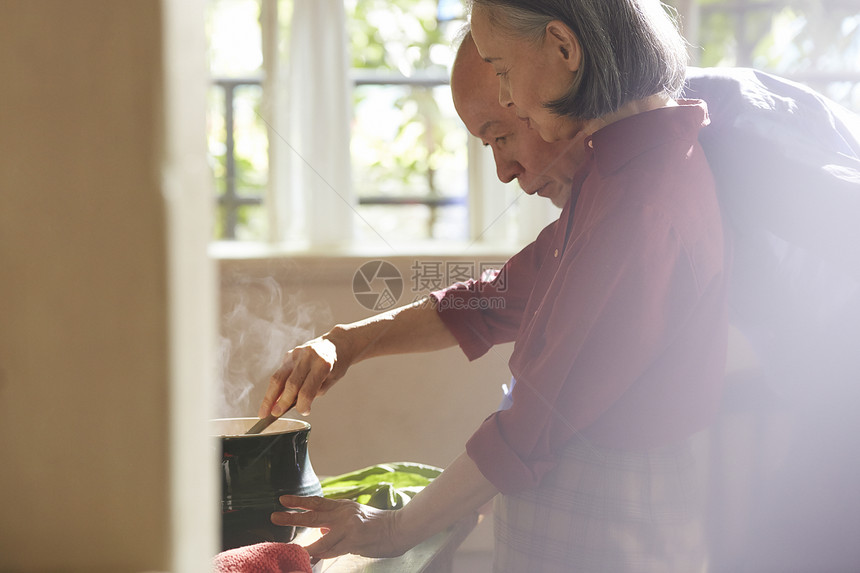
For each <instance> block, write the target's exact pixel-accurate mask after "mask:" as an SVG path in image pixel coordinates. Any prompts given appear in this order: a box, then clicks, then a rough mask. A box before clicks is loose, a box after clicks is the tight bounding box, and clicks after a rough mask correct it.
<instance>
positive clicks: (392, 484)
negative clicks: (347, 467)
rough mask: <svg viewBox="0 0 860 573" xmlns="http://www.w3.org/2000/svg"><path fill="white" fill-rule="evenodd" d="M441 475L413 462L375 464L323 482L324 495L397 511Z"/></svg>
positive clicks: (437, 469)
mask: <svg viewBox="0 0 860 573" xmlns="http://www.w3.org/2000/svg"><path fill="white" fill-rule="evenodd" d="M441 473H442V470H441V469H440V468H437V467H433V466H428V465H424V464H417V463H413V462H395V463H388V464H378V465H375V466H370V467H366V468H363V469H360V470H356V471H354V472H349V473H346V474H343V475H339V476H334V477H330V478H326V479H324V480H322V483H321V485H322V491H323V496H325V497H327V498H330V499H352V500H355V501H357V502H358V503H362V504H364V505H370V506H372V507H376V508H379V509H399V508H401V507H403V506H404V505H406V504H407V503H409V500H411V499H412V498H413V497H415V494H417V493H418V492H419V491H421V490H422V489H424V487H425V486H426V485H427V484H429V483H430V482H431V481H433V479H434V478H435V477H437V476H438V475H439V474H441Z"/></svg>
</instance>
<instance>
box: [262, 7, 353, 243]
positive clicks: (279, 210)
mask: <svg viewBox="0 0 860 573" xmlns="http://www.w3.org/2000/svg"><path fill="white" fill-rule="evenodd" d="M349 68H350V66H349V59H348V50H347V44H346V16H345V14H344V6H343V0H294V2H293V16H292V26H291V30H290V47H289V61H288V62H285V63H284V67H283V68H281V69H278V72H279V74H278V76H279V81H278V97H276V100H277V101H278V102H279V103H278V104H277V107H278V110H277V111H278V113H276V114H275V118H276V119H275V127H274V131H275V132H276V133H275V134H274V137H272V138H270V145H274V150H273V151H274V152H273V153H271V154H270V157H272V158H273V159H274V161H275V165H274V173H273V179H274V180H273V181H272V185H271V186H272V191H273V196H272V197H270V200H272V201H273V205H272V206H273V207H274V212H275V213H276V214H277V216H276V217H275V220H277V222H278V223H277V228H276V229H273V230H274V231H275V233H274V234H273V239H275V240H276V241H288V242H292V241H295V240H299V239H301V240H307V242H308V246H309V247H311V248H314V247H317V248H319V247H326V246H338V245H343V244H345V243H347V242H349V241H350V240H351V239H352V234H353V218H354V214H355V211H354V208H355V205H356V201H355V197H354V193H353V189H352V176H351V169H350V152H349V131H350V121H351V111H350V109H351V106H350V101H351V93H352V84H351V82H350V79H349Z"/></svg>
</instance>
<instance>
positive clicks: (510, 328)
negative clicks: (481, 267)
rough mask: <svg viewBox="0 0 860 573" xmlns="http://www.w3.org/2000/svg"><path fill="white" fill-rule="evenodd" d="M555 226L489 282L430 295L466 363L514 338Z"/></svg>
mask: <svg viewBox="0 0 860 573" xmlns="http://www.w3.org/2000/svg"><path fill="white" fill-rule="evenodd" d="M557 224H558V221H556V222H554V223H552V224H550V225H548V226H547V227H546V228H545V229H544V230H543V231H541V233H540V235H538V238H537V239H536V240H535V241H534V242H532V243H530V244H529V245H527V246H526V247H525V248H523V250H521V251H520V252H519V253H517V254H516V255H514V256H513V257H511V258H510V259H509V260H508V262H507V263H505V265H504V266H503V267H502V269H501V270H500V271H499V272H498V273H496V274H495V275H494V276H493V277H492V278H490V279H489V280H469V281H466V282H460V283H455V284H453V285H451V286H449V287H447V288H445V289H442V290H439V291H435V292H433V293H431V294H430V296H432V297H434V298H435V299H436V303H437V304H436V308H437V311H438V313H439V317H440V318H441V319H442V322H444V323H445V326H447V328H448V329H449V330H450V331H451V333H452V334H453V335H454V337H455V338H456V339H457V342H458V343H459V345H460V348H461V349H462V350H463V352H464V353H465V354H466V356H467V357H468V358H469V360H475V359H476V358H479V357H481V356H483V355H484V354H485V353H486V352H487V351H488V350H489V349H490V348H491V347H492V346H493V345H495V344H501V343H504V342H511V341H513V340H514V338H515V337H516V335H517V332H518V331H519V328H520V323H521V322H522V316H523V312H524V311H525V307H526V304H527V303H528V300H529V297H530V296H531V292H532V287H533V285H534V276H535V274H536V273H537V270H538V268H539V267H540V263H541V260H542V257H543V253H545V252H546V249H547V248H548V247H547V245H548V244H549V242H550V241H551V240H552V237H553V235H554V234H555V229H556V226H557Z"/></svg>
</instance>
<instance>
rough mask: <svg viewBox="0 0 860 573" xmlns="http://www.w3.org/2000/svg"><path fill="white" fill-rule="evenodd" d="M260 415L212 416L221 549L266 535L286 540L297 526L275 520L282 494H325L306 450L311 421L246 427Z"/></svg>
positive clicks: (262, 539)
mask: <svg viewBox="0 0 860 573" xmlns="http://www.w3.org/2000/svg"><path fill="white" fill-rule="evenodd" d="M255 422H257V419H256V418H220V419H217V420H212V421H211V428H212V434H213V435H215V436H218V437H219V438H220V439H219V443H220V448H221V467H220V474H221V546H222V549H223V550H227V549H233V548H235V547H240V546H243V545H251V544H253V543H260V542H263V541H281V542H288V541H291V540H292V539H293V537H295V534H296V528H295V527H283V526H279V525H275V524H273V523H272V522H271V519H270V516H271V514H272V512H273V511H284V507H283V506H282V505H281V504H280V502H279V501H278V498H279V497H280V496H282V495H284V494H291V495H321V494H322V488H321V487H320V481H319V479H318V478H317V476H316V474H315V473H314V470H313V467H312V466H311V461H310V457H309V456H308V436H309V434H310V430H311V425H310V424H308V423H307V422H303V421H301V420H293V419H290V418H282V419H280V420H276V421H275V422H273V423H272V425H271V426H269V427H268V428H266V429H265V430H264V431H263V432H262V433H260V434H251V435H246V434H245V432H246V431H247V430H248V428H250V427H251V426H252V425H254V423H255Z"/></svg>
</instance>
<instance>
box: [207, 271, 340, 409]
mask: <svg viewBox="0 0 860 573" xmlns="http://www.w3.org/2000/svg"><path fill="white" fill-rule="evenodd" d="M224 290H225V292H224V298H225V300H224V301H223V303H222V307H223V309H224V315H223V316H222V319H221V341H220V350H219V381H220V388H219V390H218V391H217V392H216V403H215V413H216V416H217V417H223V418H229V417H241V416H255V415H256V414H257V408H258V407H259V405H260V401H261V400H262V398H263V394H264V393H265V391H266V387H267V385H268V383H269V377H270V376H271V375H272V373H273V372H274V371H275V370H277V368H278V367H279V366H280V365H281V361H282V360H283V357H284V355H285V354H286V353H287V352H288V351H289V350H291V349H292V348H294V347H295V346H297V345H299V344H302V343H303V342H306V341H308V340H310V339H312V338H313V337H314V336H315V335H314V328H315V326H316V324H320V323H324V322H326V321H328V320H329V315H330V313H329V311H328V309H321V308H319V305H314V304H310V303H307V302H303V301H302V300H301V296H300V295H299V294H295V293H292V294H286V295H285V294H284V292H283V290H282V289H281V286H280V285H279V284H278V283H277V281H275V279H274V278H271V277H267V278H262V279H261V278H256V277H247V276H239V277H233V278H232V279H231V280H230V283H229V285H228V286H227V288H226V289H224ZM315 323H316V324H315Z"/></svg>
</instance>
